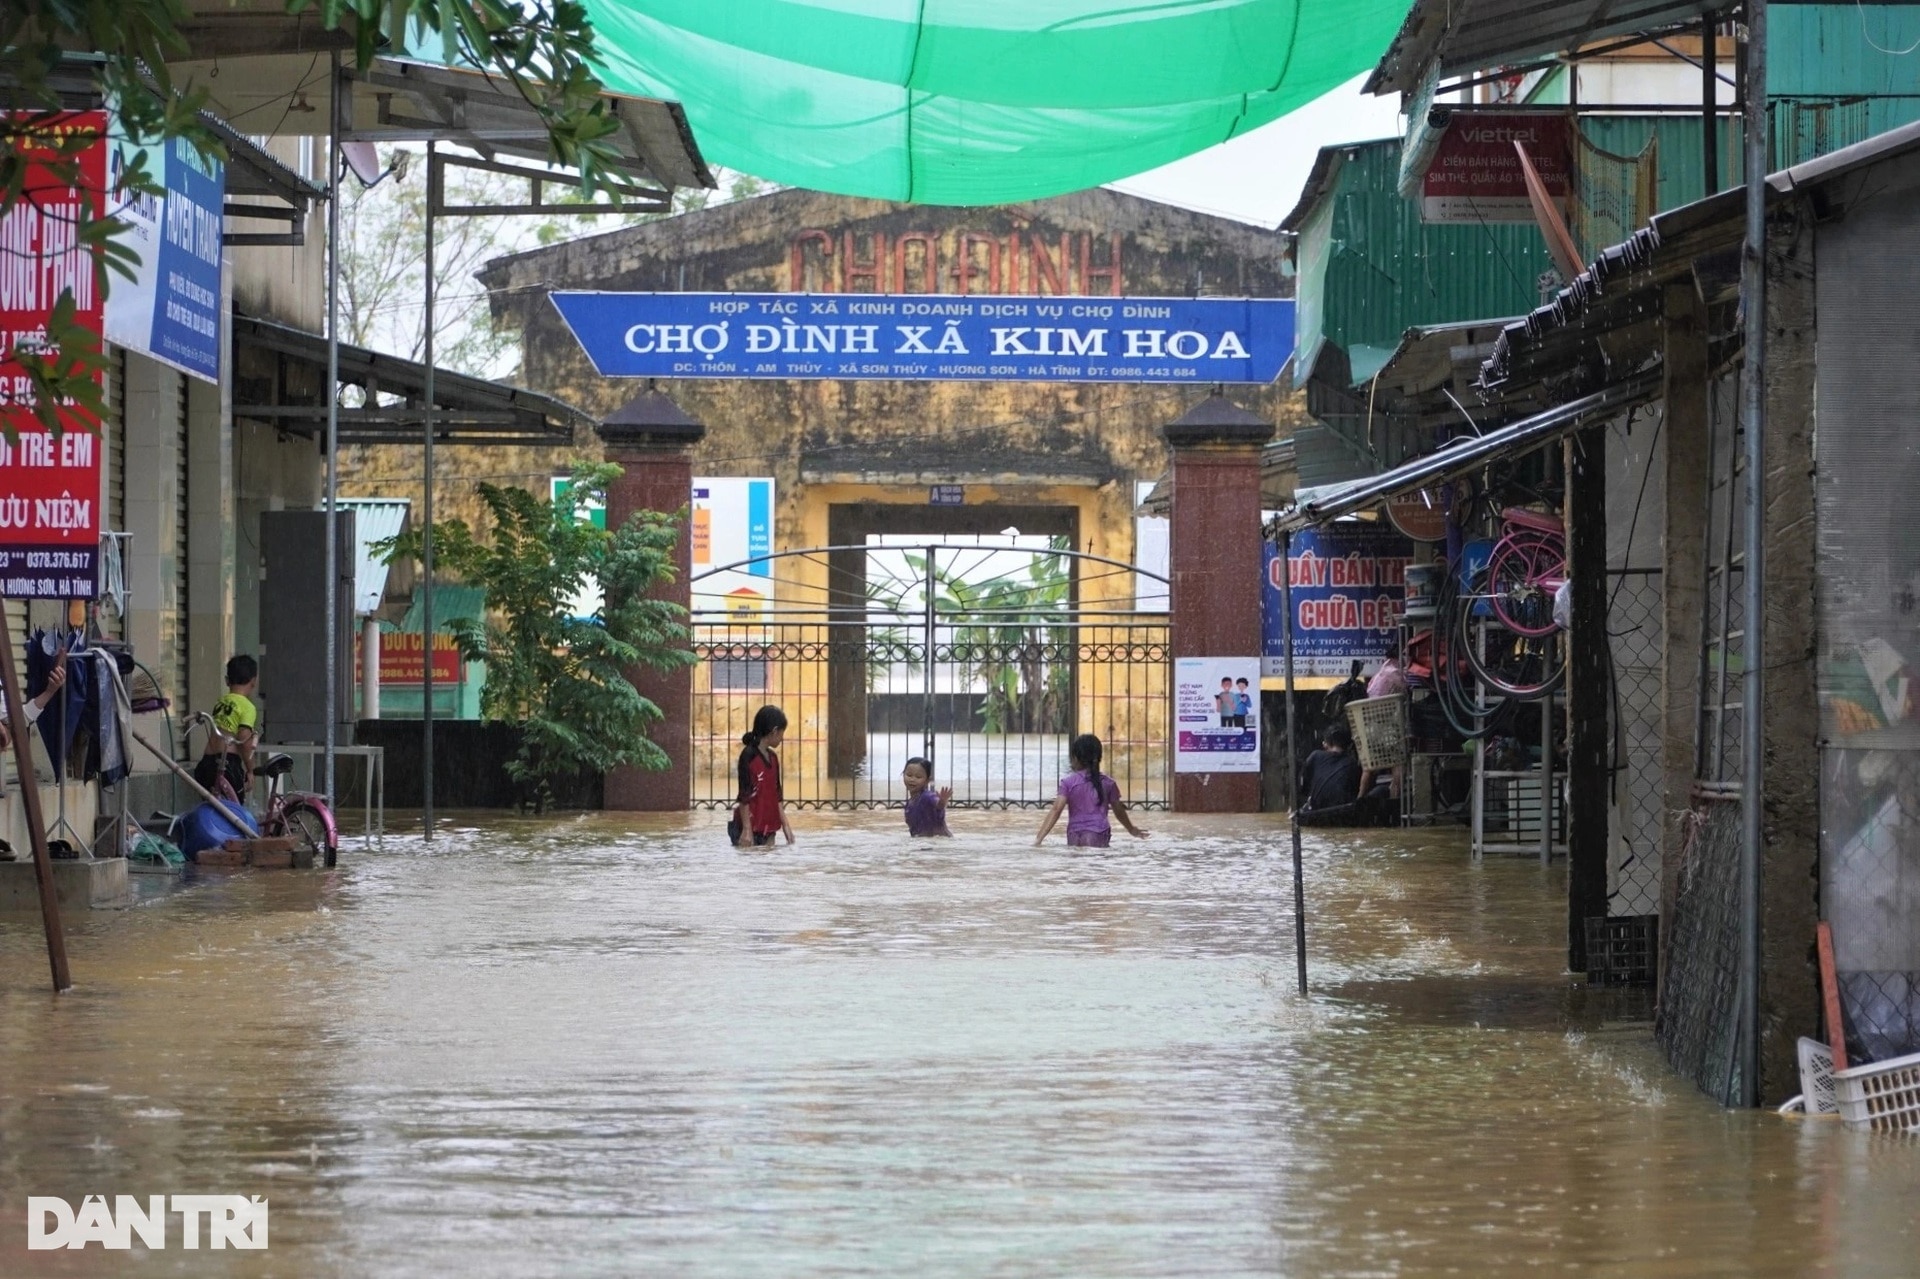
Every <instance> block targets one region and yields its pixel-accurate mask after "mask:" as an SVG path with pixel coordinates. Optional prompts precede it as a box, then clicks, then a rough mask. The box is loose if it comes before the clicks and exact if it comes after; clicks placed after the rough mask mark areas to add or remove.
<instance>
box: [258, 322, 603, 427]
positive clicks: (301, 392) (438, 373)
mask: <svg viewBox="0 0 1920 1279" xmlns="http://www.w3.org/2000/svg"><path fill="white" fill-rule="evenodd" d="M233 346H234V378H233V416H234V417H235V418H248V419H251V420H254V421H258V422H266V423H269V424H271V425H273V426H275V427H278V428H279V429H280V430H283V431H288V432H291V433H293V434H296V435H314V436H318V435H321V434H323V433H324V432H325V431H326V425H327V411H328V395H327V386H326V377H327V339H326V337H325V335H324V334H320V333H309V332H307V331H306V330H305V329H296V328H291V327H289V326H287V325H284V324H275V323H273V322H271V321H268V320H257V319H253V318H251V317H248V316H241V315H236V316H234V317H233ZM426 377H427V366H426V365H424V364H422V363H420V362H419V361H418V360H408V359H402V358H401V357H399V356H397V355H386V354H383V353H381V352H378V351H369V350H367V349H366V348H365V347H359V346H350V345H348V344H347V343H344V342H342V343H341V344H340V381H339V384H338V386H337V387H336V388H335V394H337V395H339V396H340V406H339V410H338V411H339V415H340V417H339V421H340V442H341V443H342V444H347V445H353V444H405V445H419V444H421V443H422V429H423V427H424V426H425V425H426V413H425V411H424V403H423V402H424V397H425V394H426ZM433 400H434V406H435V408H434V414H433V426H434V432H433V433H434V440H435V442H436V443H440V444H492V445H512V444H520V445H533V446H546V447H553V446H555V445H566V444H569V443H571V442H572V440H573V438H574V431H575V429H576V428H579V427H586V428H588V429H591V428H592V427H594V426H596V425H597V422H596V421H595V419H594V418H593V417H592V416H591V415H589V414H587V413H584V412H582V411H581V410H579V409H576V408H574V407H573V406H572V405H570V404H565V403H562V402H561V401H559V400H556V399H554V398H553V397H552V396H548V395H541V394H540V393H539V392H537V391H528V390H525V389H523V388H521V387H517V386H508V385H505V384H503V383H499V382H490V381H488V380H487V379H485V378H477V377H470V376H468V375H467V374H464V373H455V372H453V371H452V370H450V369H435V370H434V374H433Z"/></svg>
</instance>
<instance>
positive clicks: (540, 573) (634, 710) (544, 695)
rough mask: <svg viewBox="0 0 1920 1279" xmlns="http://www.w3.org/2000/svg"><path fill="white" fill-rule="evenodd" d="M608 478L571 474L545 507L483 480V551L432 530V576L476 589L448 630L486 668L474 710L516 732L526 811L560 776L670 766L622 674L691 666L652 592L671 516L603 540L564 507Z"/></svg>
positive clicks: (412, 547) (511, 769)
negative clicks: (475, 612)
mask: <svg viewBox="0 0 1920 1279" xmlns="http://www.w3.org/2000/svg"><path fill="white" fill-rule="evenodd" d="M619 474H620V468H619V467H617V466H610V465H595V466H581V467H579V468H577V469H576V470H575V472H574V476H573V483H572V487H571V492H570V493H569V494H567V495H565V496H562V497H561V498H559V499H557V500H551V501H550V500H548V499H547V498H545V497H539V496H536V495H534V494H532V493H530V492H528V491H527V490H526V489H522V488H502V487H498V486H495V485H492V484H482V485H480V486H479V493H480V498H481V501H482V502H484V503H485V504H486V508H487V511H488V513H489V514H490V515H491V516H492V521H493V531H492V533H491V535H490V536H489V537H488V538H487V539H486V540H484V541H482V540H481V539H479V538H477V537H476V536H475V535H474V533H473V531H472V530H471V529H469V528H468V527H467V525H466V523H465V521H462V520H449V521H447V522H446V523H443V524H437V525H435V526H434V530H433V547H434V560H435V564H436V567H437V568H440V569H444V570H446V571H448V572H450V573H453V574H454V575H456V576H458V577H459V578H460V579H462V580H463V581H465V582H467V583H469V584H471V585H474V586H479V587H481V588H483V589H484V590H485V591H486V597H487V616H486V617H484V618H481V619H475V620H470V621H467V622H461V623H454V624H452V625H451V627H450V629H452V630H453V632H454V636H455V640H456V641H457V642H458V644H459V645H460V647H461V649H462V651H463V652H464V653H465V655H466V657H467V659H468V660H470V661H473V660H478V661H484V662H485V663H486V667H487V686H486V691H485V693H484V694H483V696H482V699H481V711H482V713H483V714H484V715H485V716H486V717H487V718H488V719H493V720H501V721H505V722H507V723H513V724H518V725H520V726H521V728H522V730H523V732H522V737H521V744H520V750H519V753H518V754H517V755H516V756H515V757H514V759H513V760H511V761H510V762H509V763H508V765H507V771H508V773H509V775H510V776H512V778H513V779H514V781H515V783H517V784H518V785H520V786H521V787H522V788H523V800H524V802H527V803H530V804H531V805H533V806H534V807H544V806H545V804H546V802H547V800H548V798H549V796H550V795H551V788H552V782H553V780H554V779H556V778H559V777H566V776H577V775H578V774H580V773H585V772H605V771H606V770H607V769H610V768H615V767H620V766H629V765H630V766H636V767H640V768H653V769H660V768H666V767H668V765H669V763H670V761H669V759H668V757H667V753H666V751H664V750H662V749H661V748H660V746H659V745H658V744H656V743H655V742H653V741H652V740H650V739H649V738H648V737H647V735H646V734H647V729H648V728H649V726H651V725H653V724H655V723H657V722H658V721H659V720H660V717H661V714H660V708H659V707H658V706H656V705H655V704H654V703H653V702H652V701H650V700H648V699H647V698H646V697H644V696H642V695H641V693H640V692H639V690H638V689H636V688H634V686H633V684H632V682H631V681H630V680H628V678H627V672H628V671H630V670H633V669H635V668H648V669H653V670H663V671H670V670H680V669H683V668H685V667H687V666H690V665H692V663H693V661H694V655H693V653H692V651H691V650H690V649H689V648H688V647H687V645H688V641H689V639H690V638H691V632H690V631H689V629H688V626H687V615H686V610H684V609H682V608H681V607H680V606H679V605H677V604H672V603H669V602H667V601H664V600H658V599H653V598H650V594H649V593H650V592H651V590H652V589H653V587H655V586H656V585H658V584H659V583H661V582H665V581H668V580H670V579H671V578H672V576H673V573H674V547H675V543H676V541H677V539H678V537H679V533H680V523H681V517H680V515H679V514H672V515H668V514H661V513H658V512H653V511H641V512H638V513H637V514H635V515H634V516H633V517H632V518H631V519H629V520H628V521H627V522H626V523H625V524H624V525H622V526H621V527H620V528H618V529H614V530H607V529H602V528H598V527H596V526H595V525H594V524H593V523H591V522H590V521H588V520H585V519H581V518H578V517H577V514H576V509H575V503H576V502H581V503H584V502H586V501H588V500H589V499H591V498H595V497H598V498H600V499H601V500H604V498H605V494H606V488H607V485H608V484H609V483H611V482H612V481H613V480H614V479H615V478H617V477H618V476H619ZM420 543H421V534H420V532H419V531H418V530H415V531H410V532H408V533H406V534H403V535H401V536H400V537H398V538H395V539H393V540H392V541H391V542H389V543H388V544H387V545H386V548H385V549H386V554H387V560H388V562H389V563H393V562H395V561H398V560H402V559H412V560H415V561H417V560H418V559H419V558H420ZM596 582H597V583H598V584H599V586H600V589H601V591H602V593H603V596H604V602H603V603H602V605H601V607H600V609H599V611H598V612H597V613H595V614H594V615H593V616H592V617H586V618H582V617H576V616H574V609H575V601H576V600H577V599H579V598H581V597H582V596H583V595H585V594H588V593H590V591H591V588H592V587H593V585H594V583H596Z"/></svg>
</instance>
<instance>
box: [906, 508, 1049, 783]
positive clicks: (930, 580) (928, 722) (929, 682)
mask: <svg viewBox="0 0 1920 1279" xmlns="http://www.w3.org/2000/svg"><path fill="white" fill-rule="evenodd" d="M936 554H937V551H936V549H935V548H934V547H931V546H929V547H928V548H927V581H926V592H927V608H926V627H927V660H926V666H925V671H924V678H923V680H922V681H921V687H922V688H923V690H924V692H923V694H922V698H923V700H922V704H921V708H920V730H921V732H920V744H921V749H922V750H923V751H925V752H926V756H927V758H928V759H933V650H934V648H935V646H936V641H935V636H934V628H935V627H936V626H937V625H938V617H937V615H936V613H935V611H934V606H933V592H934V588H935V585H936V577H935V573H934V566H933V557H934V556H935V555H936ZM934 764H935V766H936V767H944V765H943V764H941V763H940V761H938V760H935V761H934ZM1023 769H1024V764H1023Z"/></svg>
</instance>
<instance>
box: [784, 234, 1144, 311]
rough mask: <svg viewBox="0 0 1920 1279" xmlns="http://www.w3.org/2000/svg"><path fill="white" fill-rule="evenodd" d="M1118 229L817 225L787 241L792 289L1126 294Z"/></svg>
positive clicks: (799, 290) (788, 273) (1097, 295)
mask: <svg viewBox="0 0 1920 1279" xmlns="http://www.w3.org/2000/svg"><path fill="white" fill-rule="evenodd" d="M1122 238H1123V237H1122V236H1121V235H1120V233H1119V232H1117V231H1114V232H1107V233H1098V232H1089V231H1063V232H1061V233H1060V235H1059V237H1058V239H1057V240H1056V239H1053V238H1051V237H1048V236H1045V235H1042V234H1041V233H1039V232H1037V231H1031V230H1029V231H1027V232H1025V233H1024V234H1023V233H1022V232H1020V231H1017V230H1016V231H1012V232H1008V233H1006V234H1004V235H1002V234H999V233H995V232H990V231H980V230H969V229H964V228H963V229H959V230H953V231H947V232H939V231H901V232H899V233H897V234H895V235H892V236H889V235H888V234H887V233H885V232H882V231H870V232H869V231H851V230H844V231H841V232H839V233H838V234H835V233H834V232H832V231H827V230H823V229H821V228H818V227H809V228H807V229H806V230H804V231H800V232H798V233H796V234H795V235H794V236H793V238H792V239H790V240H789V241H788V242H787V289H788V291H789V292H793V293H887V292H891V293H959V294H1030V295H1033V296H1043V295H1050V294H1051V295H1066V294H1078V295H1088V296H1094V297H1120V296H1122V295H1123V294H1125V293H1126V272H1125V265H1124V261H1123V253H1122Z"/></svg>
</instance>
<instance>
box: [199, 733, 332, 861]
mask: <svg viewBox="0 0 1920 1279" xmlns="http://www.w3.org/2000/svg"><path fill="white" fill-rule="evenodd" d="M195 727H202V728H205V729H206V730H207V733H208V735H209V736H210V737H212V738H214V739H218V740H219V741H220V742H221V744H222V745H225V744H226V743H227V742H230V741H232V740H233V739H232V737H231V736H229V735H228V734H226V733H223V732H221V731H220V726H219V725H218V724H215V723H214V722H213V718H212V716H210V715H208V714H207V713H206V712H205V711H200V712H198V713H196V714H195V715H194V716H193V718H191V719H189V720H188V721H187V724H186V733H185V737H186V741H187V743H188V745H191V744H192V741H193V730H194V728H195ZM292 771H293V756H291V755H287V754H284V753H282V752H279V751H268V752H267V753H266V754H265V755H264V756H262V757H261V760H260V764H259V766H258V767H257V768H255V769H254V770H253V775H254V776H255V777H264V778H265V779H266V782H267V796H266V806H265V809H264V810H263V811H262V813H261V815H260V834H261V836H262V837H263V838H266V839H277V838H285V837H289V836H291V837H292V838H293V839H294V840H295V841H296V849H297V850H298V851H302V852H306V853H308V854H311V855H314V856H318V857H320V858H321V859H322V863H323V864H324V865H326V866H329V867H331V866H333V865H334V864H335V863H337V862H338V861H339V858H340V829H339V826H338V825H337V824H336V823H335V822H334V819H333V810H332V809H331V808H329V807H328V806H327V801H326V797H325V796H322V795H316V794H314V793H313V792H311V791H296V790H286V789H284V785H285V780H286V777H287V774H289V773H291V772H292ZM211 789H212V791H213V795H214V798H216V799H218V800H220V801H221V802H222V803H227V804H233V805H235V806H236V807H238V806H239V805H240V804H241V802H242V801H241V799H240V796H239V795H237V794H236V793H234V789H233V783H232V782H230V781H229V780H227V775H226V770H225V769H222V770H221V771H220V774H219V776H218V778H217V779H216V780H215V781H214V784H213V786H212V787H211Z"/></svg>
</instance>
